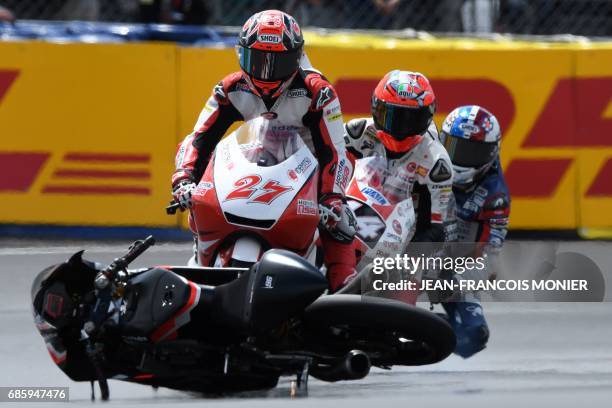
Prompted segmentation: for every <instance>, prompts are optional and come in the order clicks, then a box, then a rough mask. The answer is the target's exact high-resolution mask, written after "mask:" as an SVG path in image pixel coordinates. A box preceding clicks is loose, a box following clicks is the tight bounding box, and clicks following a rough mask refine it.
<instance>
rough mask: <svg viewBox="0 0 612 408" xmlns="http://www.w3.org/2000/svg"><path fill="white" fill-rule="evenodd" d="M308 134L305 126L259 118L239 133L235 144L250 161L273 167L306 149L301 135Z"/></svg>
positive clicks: (240, 129)
mask: <svg viewBox="0 0 612 408" xmlns="http://www.w3.org/2000/svg"><path fill="white" fill-rule="evenodd" d="M268 113H271V112H268ZM306 131H307V130H306V129H305V128H302V127H298V126H293V125H286V124H283V123H282V122H281V121H279V120H277V119H267V118H264V117H263V116H260V117H258V118H256V119H253V120H250V121H248V122H247V123H245V124H244V125H242V126H241V127H240V128H239V129H238V130H237V131H236V141H237V142H238V146H239V147H240V151H241V152H242V154H243V155H244V157H245V158H246V159H247V160H248V161H249V162H251V163H256V164H257V165H258V166H261V167H270V166H275V165H277V164H280V163H282V162H284V161H285V160H287V159H289V158H290V157H291V156H293V155H294V154H295V153H296V152H297V151H298V150H300V149H301V148H302V147H303V146H305V144H304V141H303V139H302V136H301V134H303V133H304V132H306Z"/></svg>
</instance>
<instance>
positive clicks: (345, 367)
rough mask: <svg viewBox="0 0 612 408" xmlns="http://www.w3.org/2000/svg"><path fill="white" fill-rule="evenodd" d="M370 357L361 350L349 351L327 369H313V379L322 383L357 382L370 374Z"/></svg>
mask: <svg viewBox="0 0 612 408" xmlns="http://www.w3.org/2000/svg"><path fill="white" fill-rule="evenodd" d="M371 366H372V363H371V362H370V357H369V356H368V355H367V354H366V353H364V352H363V351H361V350H351V351H349V352H348V354H347V355H346V356H345V357H344V358H343V359H342V360H341V361H340V362H338V363H337V364H335V365H333V366H331V367H329V368H321V367H318V368H314V367H313V369H312V370H311V373H312V375H313V377H315V378H318V379H319V380H323V381H329V382H334V381H341V380H359V379H361V378H364V377H365V376H366V375H368V374H369V373H370V367H371Z"/></svg>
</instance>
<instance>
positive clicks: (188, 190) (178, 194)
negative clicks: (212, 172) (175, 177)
mask: <svg viewBox="0 0 612 408" xmlns="http://www.w3.org/2000/svg"><path fill="white" fill-rule="evenodd" d="M195 188H196V184H195V183H194V182H192V181H189V180H183V181H181V182H179V183H178V184H177V185H176V186H174V188H173V190H172V196H173V197H174V201H176V202H177V203H178V204H179V206H180V207H181V209H182V210H185V209H187V208H191V207H192V206H193V202H192V201H191V198H192V196H193V191H194V190H195Z"/></svg>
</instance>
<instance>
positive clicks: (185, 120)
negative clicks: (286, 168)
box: [0, 32, 612, 236]
mask: <svg viewBox="0 0 612 408" xmlns="http://www.w3.org/2000/svg"><path fill="white" fill-rule="evenodd" d="M306 41H307V44H308V45H307V49H306V50H307V53H308V56H309V58H310V60H311V61H312V63H313V65H314V66H316V67H317V68H318V69H320V70H321V71H323V72H324V73H325V75H326V76H327V77H328V79H329V80H330V81H331V82H332V83H334V84H335V86H336V88H337V90H338V93H339V95H340V100H341V103H342V107H343V112H344V119H345V120H348V119H350V118H353V117H359V116H366V115H368V113H369V99H370V94H371V92H372V89H373V88H374V85H375V83H376V82H377V81H378V80H379V78H380V77H382V75H384V73H386V72H387V71H389V70H391V69H395V68H402V69H409V70H414V71H420V72H423V73H425V74H426V75H427V76H428V77H429V78H430V79H431V82H432V85H433V87H434V90H435V92H436V95H437V98H438V101H439V104H438V112H437V115H436V121H437V122H438V123H440V122H441V120H442V119H443V117H444V115H445V114H446V113H448V112H450V110H452V109H453V108H454V107H456V106H458V105H461V104H481V105H483V106H485V107H487V108H488V109H490V110H491V111H493V112H494V113H495V114H496V115H497V117H498V118H499V120H500V122H501V125H502V128H503V133H504V136H503V142H502V165H503V167H504V169H505V173H506V177H507V181H508V183H509V186H510V190H511V194H512V214H511V227H512V228H514V229H518V228H520V229H580V230H581V231H583V232H585V234H587V235H589V236H596V235H597V234H598V233H599V232H601V231H603V230H605V229H606V228H612V211H610V209H612V138H611V137H610V136H611V135H612V74H611V72H612V69H611V68H612V43H598V44H593V43H585V42H580V43H565V44H559V43H534V42H518V41H502V42H499V41H498V42H493V41H476V40H460V39H457V40H445V41H442V40H438V41H417V40H411V41H409V40H402V41H400V40H394V39H388V38H379V37H367V36H365V37H364V36H361V37H359V36H354V35H349V34H336V35H321V34H316V33H312V32H309V33H306ZM0 56H1V57H0V136H1V137H0V223H17V224H59V225H94V226H95V225H97V226H121V225H129V226H160V227H172V226H177V222H178V221H177V219H176V218H172V217H167V216H166V215H165V214H164V211H163V208H164V207H165V206H166V205H167V203H168V200H169V198H170V194H169V190H170V187H169V179H170V174H171V173H172V171H173V158H174V153H175V150H176V145H177V143H178V142H179V141H180V140H182V138H183V137H184V135H186V134H187V133H188V132H190V131H191V129H192V127H193V125H194V123H195V120H196V118H197V116H198V113H199V110H200V109H201V108H202V106H203V104H204V102H205V100H206V99H207V98H208V96H209V95H210V92H211V89H212V87H213V86H214V84H215V83H216V82H218V81H219V80H220V79H221V78H223V77H224V76H225V75H226V74H228V73H229V72H232V71H235V70H237V62H236V56H235V52H234V50H233V49H232V48H206V47H204V48H198V47H181V46H178V45H176V44H161V43H128V44H79V43H75V44H53V43H45V42H41V41H20V42H10V41H5V42H0ZM182 225H183V226H184V221H183V224H182Z"/></svg>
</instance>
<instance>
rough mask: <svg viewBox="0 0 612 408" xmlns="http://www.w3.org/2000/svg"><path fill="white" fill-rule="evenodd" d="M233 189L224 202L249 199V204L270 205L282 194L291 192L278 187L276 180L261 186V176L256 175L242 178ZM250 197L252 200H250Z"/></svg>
mask: <svg viewBox="0 0 612 408" xmlns="http://www.w3.org/2000/svg"><path fill="white" fill-rule="evenodd" d="M234 187H235V188H234V189H233V190H232V191H231V192H230V193H229V194H228V195H227V197H225V201H229V200H247V199H249V201H248V202H249V203H261V204H270V203H271V202H272V201H274V200H275V199H277V198H278V197H280V196H281V195H282V194H284V193H286V192H287V191H291V190H293V188H292V187H286V186H282V185H280V184H279V182H278V181H276V180H269V181H266V182H265V183H264V184H263V186H261V176H258V175H252V176H246V177H243V178H241V179H239V180H237V181H236V182H235V183H234ZM252 196H254V198H252V199H251V197H252Z"/></svg>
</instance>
